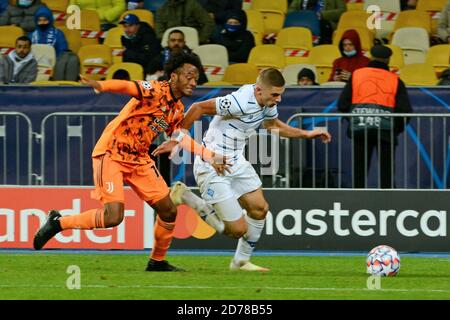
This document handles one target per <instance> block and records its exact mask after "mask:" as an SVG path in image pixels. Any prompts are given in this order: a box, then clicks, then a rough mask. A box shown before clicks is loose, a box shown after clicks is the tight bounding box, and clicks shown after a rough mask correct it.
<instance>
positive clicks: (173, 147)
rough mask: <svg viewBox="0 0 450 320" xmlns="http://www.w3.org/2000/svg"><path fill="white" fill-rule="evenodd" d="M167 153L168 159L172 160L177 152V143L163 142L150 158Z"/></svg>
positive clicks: (172, 141)
mask: <svg viewBox="0 0 450 320" xmlns="http://www.w3.org/2000/svg"><path fill="white" fill-rule="evenodd" d="M167 152H170V155H169V159H171V160H172V158H173V157H174V156H175V154H176V153H177V152H178V141H174V140H169V141H164V142H163V143H162V144H160V145H159V146H158V147H157V148H156V149H155V150H154V151H153V152H152V156H154V157H157V156H159V155H160V154H162V153H167Z"/></svg>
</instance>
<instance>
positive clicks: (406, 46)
mask: <svg viewBox="0 0 450 320" xmlns="http://www.w3.org/2000/svg"><path fill="white" fill-rule="evenodd" d="M392 44H393V45H396V46H399V47H400V48H402V50H403V58H404V63H405V64H411V63H423V62H425V57H426V54H427V52H428V49H429V48H430V40H429V35H428V33H427V31H426V30H425V29H423V28H416V27H409V28H400V29H398V30H397V31H395V33H394V36H393V38H392Z"/></svg>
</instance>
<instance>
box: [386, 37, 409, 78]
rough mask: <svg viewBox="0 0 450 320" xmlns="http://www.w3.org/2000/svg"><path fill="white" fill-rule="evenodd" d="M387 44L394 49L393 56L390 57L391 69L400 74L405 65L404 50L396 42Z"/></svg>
mask: <svg viewBox="0 0 450 320" xmlns="http://www.w3.org/2000/svg"><path fill="white" fill-rule="evenodd" d="M386 46H387V47H389V48H390V49H391V50H392V56H391V58H390V59H389V69H390V70H391V71H392V72H395V73H397V74H399V73H400V69H401V68H403V66H404V65H405V62H404V59H403V50H402V48H400V47H399V46H396V45H394V44H387V45H386Z"/></svg>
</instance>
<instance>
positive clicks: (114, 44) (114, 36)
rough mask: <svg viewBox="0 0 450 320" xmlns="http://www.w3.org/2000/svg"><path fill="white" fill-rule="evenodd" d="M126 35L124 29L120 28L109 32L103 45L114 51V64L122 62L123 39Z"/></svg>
mask: <svg viewBox="0 0 450 320" xmlns="http://www.w3.org/2000/svg"><path fill="white" fill-rule="evenodd" d="M123 34H124V31H123V27H122V26H118V27H114V28H111V29H109V30H108V34H107V35H106V38H105V41H104V42H103V44H105V45H107V46H108V47H110V48H111V50H112V56H113V63H119V62H122V57H123V51H124V50H125V48H124V47H122V41H121V37H122V35H123Z"/></svg>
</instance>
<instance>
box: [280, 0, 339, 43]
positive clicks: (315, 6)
mask: <svg viewBox="0 0 450 320" xmlns="http://www.w3.org/2000/svg"><path fill="white" fill-rule="evenodd" d="M300 10H312V11H315V12H316V14H317V17H318V19H319V20H320V43H331V41H332V36H333V30H335V29H336V27H337V24H338V22H339V18H340V17H341V14H342V13H344V12H345V11H346V10H347V6H346V5H345V1H344V0H293V1H292V2H291V4H290V5H289V8H288V12H293V11H300Z"/></svg>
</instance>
